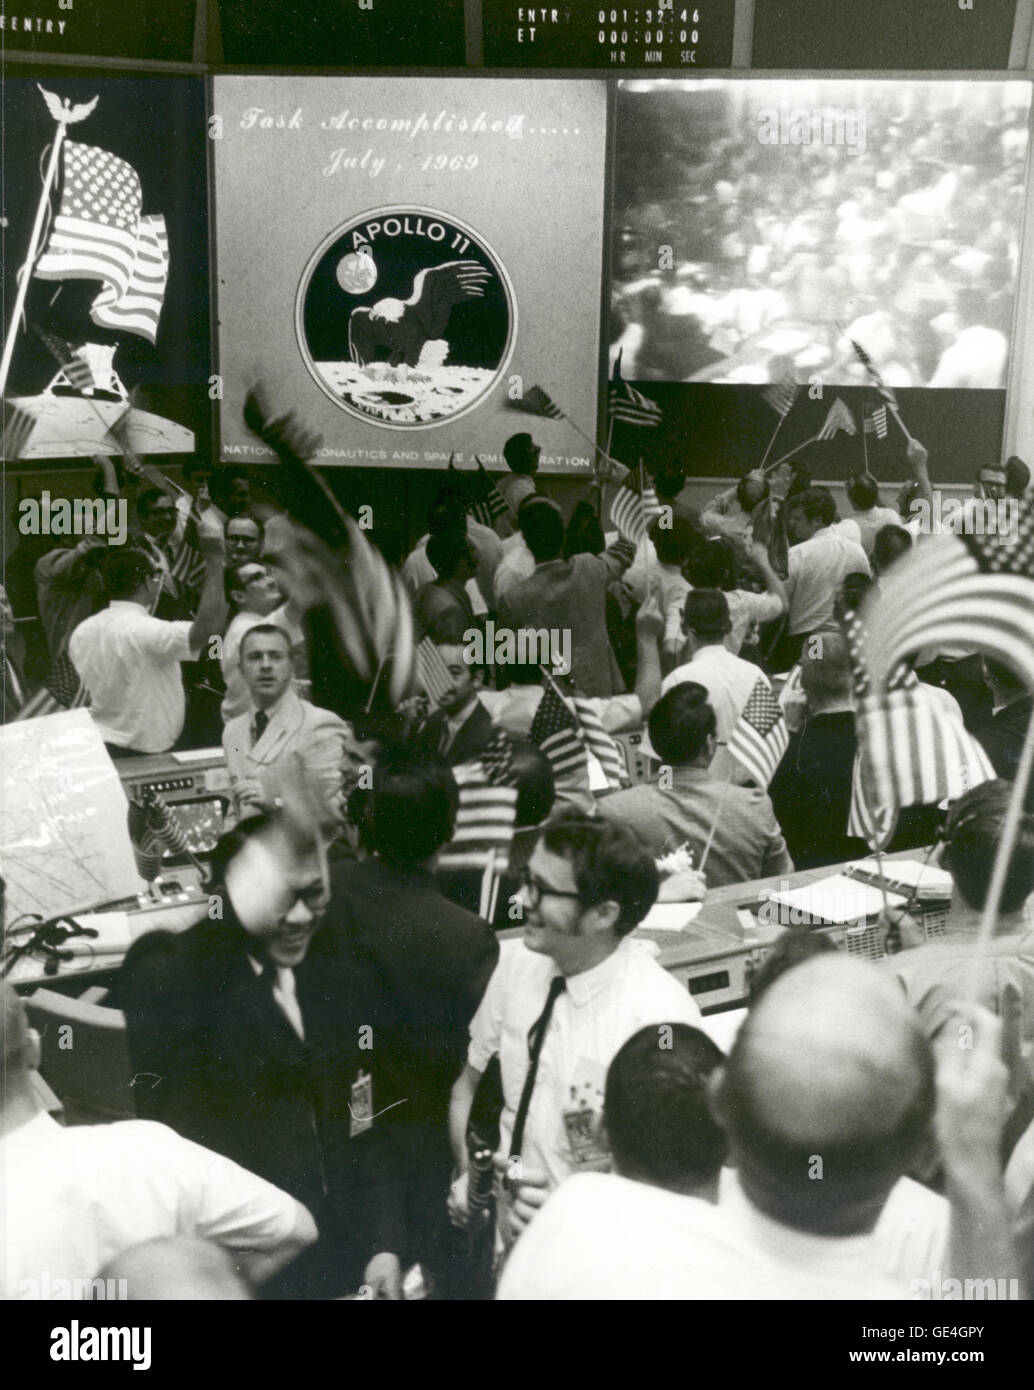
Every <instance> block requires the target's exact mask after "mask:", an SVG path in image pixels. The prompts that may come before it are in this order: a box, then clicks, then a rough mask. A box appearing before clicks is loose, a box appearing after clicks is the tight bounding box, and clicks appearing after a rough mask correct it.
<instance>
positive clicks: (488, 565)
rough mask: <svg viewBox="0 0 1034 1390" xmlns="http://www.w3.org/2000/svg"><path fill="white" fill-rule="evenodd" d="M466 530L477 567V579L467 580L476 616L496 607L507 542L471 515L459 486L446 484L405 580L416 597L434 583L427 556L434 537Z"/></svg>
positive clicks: (404, 568) (407, 566)
mask: <svg viewBox="0 0 1034 1390" xmlns="http://www.w3.org/2000/svg"><path fill="white" fill-rule="evenodd" d="M464 530H465V531H466V534H467V540H468V541H469V542H470V547H471V549H472V551H473V552H474V558H475V561H476V564H477V575H476V578H474V579H470V580H468V581H467V596H468V598H469V599H470V601H471V604H472V606H473V609H474V613H475V614H476V615H480V614H482V613H486V612H488V610H489V609H490V608H493V607H494V606H495V600H496V596H495V572H496V570H497V568H498V567H499V561H500V560H501V559H502V557H503V542H502V541H501V539H500V538H499V536H497V535H496V533H495V531H493V530H492V528H491V526H483V525H482V524H481V522H480V521H476V520H475V519H474V517H472V516H470V515H469V514H468V513H467V499H466V496H465V494H464V492H463V491H462V490H461V489H458V488H457V487H456V486H455V485H452V484H449V483H443V484H442V487H441V488H440V490H439V492H438V495H437V497H436V498H435V500H434V502H433V504H432V506H431V510H430V512H429V514H428V531H427V535H426V536H421V537H420V539H419V540H418V541H417V543H416V545H415V546H414V547H413V549H412V550H411V551H410V553H409V554H408V555H407V556H406V559H405V561H404V563H403V565H402V577H403V579H404V580H405V581H406V583H407V585H408V586H409V589H410V592H412V593H414V594H415V593H416V592H417V590H418V589H420V588H421V586H422V585H424V584H430V583H432V582H433V580H434V579H435V569H434V566H433V565H432V564H431V561H430V559H429V558H428V555H427V545H428V542H429V540H430V539H431V536H433V535H435V534H437V533H438V532H441V531H460V532H463V531H464Z"/></svg>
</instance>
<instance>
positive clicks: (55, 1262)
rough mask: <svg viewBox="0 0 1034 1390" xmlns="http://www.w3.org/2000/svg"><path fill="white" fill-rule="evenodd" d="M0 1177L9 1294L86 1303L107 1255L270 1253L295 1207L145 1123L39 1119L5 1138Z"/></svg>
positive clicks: (258, 1181) (269, 1187) (219, 1159)
mask: <svg viewBox="0 0 1034 1390" xmlns="http://www.w3.org/2000/svg"><path fill="white" fill-rule="evenodd" d="M0 1171H2V1172H3V1175H4V1202H5V1234H4V1242H3V1250H2V1254H0V1258H2V1260H3V1265H2V1268H3V1289H2V1297H4V1298H30V1299H33V1298H34V1299H48V1298H49V1299H63V1298H82V1297H84V1294H83V1292H82V1291H81V1289H82V1283H83V1281H85V1280H92V1279H94V1278H95V1277H96V1275H97V1274H98V1272H99V1271H100V1270H101V1269H103V1267H104V1265H105V1264H107V1262H108V1261H109V1260H111V1259H114V1258H115V1256H117V1255H120V1254H121V1253H122V1252H123V1251H124V1250H128V1249H129V1248H130V1247H131V1246H134V1245H138V1244H140V1243H141V1242H142V1241H145V1240H156V1239H158V1238H160V1237H167V1236H194V1235H196V1236H201V1237H203V1238H204V1239H206V1240H212V1241H215V1242H217V1243H218V1244H219V1245H223V1246H226V1247H228V1248H229V1249H232V1250H269V1249H272V1248H274V1247H276V1246H277V1245H279V1244H281V1243H282V1242H283V1241H284V1240H286V1239H287V1237H288V1236H289V1235H290V1234H291V1232H292V1230H293V1229H294V1224H295V1220H296V1216H297V1210H298V1208H297V1204H296V1203H295V1201H294V1199H293V1198H292V1197H290V1196H288V1194H287V1193H286V1192H282V1191H281V1190H280V1188H278V1187H274V1186H273V1184H272V1183H268V1182H266V1181H265V1180H264V1179H263V1178H259V1177H256V1176H255V1174H254V1173H249V1172H248V1171H247V1170H246V1169H244V1168H241V1167H240V1166H239V1165H238V1164H236V1163H233V1162H231V1160H230V1159H228V1158H224V1157H223V1156H222V1155H221V1154H216V1153H212V1152H211V1151H210V1150H209V1149H205V1148H202V1147H201V1145H200V1144H194V1143H192V1142H191V1141H190V1140H189V1139H184V1138H183V1137H182V1136H181V1135H179V1134H177V1133H176V1132H175V1131H174V1130H171V1129H169V1128H168V1127H167V1126H166V1125H161V1124H155V1123H153V1122H152V1121H150V1120H125V1121H122V1122H121V1123H118V1124H110V1125H76V1126H71V1127H69V1128H63V1127H62V1126H61V1125H59V1124H57V1123H56V1122H55V1121H54V1120H52V1119H51V1118H50V1116H49V1115H46V1114H43V1113H42V1112H41V1113H40V1114H39V1115H37V1116H36V1117H35V1118H34V1119H32V1120H30V1121H29V1122H28V1124H24V1125H21V1126H20V1127H19V1128H17V1129H15V1130H12V1131H11V1132H10V1133H8V1134H6V1135H4V1136H3V1138H2V1139H0ZM76 1281H78V1283H79V1289H80V1291H79V1292H78V1293H77V1292H76ZM90 1296H91V1295H90V1293H87V1294H85V1297H90Z"/></svg>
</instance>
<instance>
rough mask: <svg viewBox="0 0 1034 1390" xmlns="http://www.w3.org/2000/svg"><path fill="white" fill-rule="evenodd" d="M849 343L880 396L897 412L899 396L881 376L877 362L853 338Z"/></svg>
mask: <svg viewBox="0 0 1034 1390" xmlns="http://www.w3.org/2000/svg"><path fill="white" fill-rule="evenodd" d="M847 341H848V342H849V343H850V344H851V346H852V348H853V349H854V355H855V356H856V357H857V358H858V360H859V362H861V364H862V366H863V367H864V368H865V370H866V371H867V372H868V374H869V380H870V381H871V382H872V384H873V385H874V386H875V387H876V390H877V391H878V392H879V393H880V395H881V396H882V397H883V399H884V400H885V401H886V402H887V404H888V405H889V406H890V407H891V409H893V410H897V408H898V398H897V396H895V394H894V392H893V391H892V390H891V389H890V387H889V386H888V385H887V383H886V382H885V381H884V380H883V377H882V376H880V374H879V372H878V371H877V370H876V364H875V362H874V361H873V360H872V358H871V357H870V356H869V354H868V353H867V352H866V351H865V349H864V348H863V347H862V346H861V344H860V343H856V342H855V340H854V339H853V338H848V340H847Z"/></svg>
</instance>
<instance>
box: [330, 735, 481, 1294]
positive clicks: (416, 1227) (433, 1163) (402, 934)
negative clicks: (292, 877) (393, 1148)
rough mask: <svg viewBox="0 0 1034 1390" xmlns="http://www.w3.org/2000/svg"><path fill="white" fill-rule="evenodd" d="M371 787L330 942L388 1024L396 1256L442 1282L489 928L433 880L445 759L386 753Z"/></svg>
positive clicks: (451, 794)
mask: <svg viewBox="0 0 1034 1390" xmlns="http://www.w3.org/2000/svg"><path fill="white" fill-rule="evenodd" d="M370 782H371V785H370V787H369V789H365V788H363V787H360V788H359V789H357V791H355V792H354V793H353V794H352V797H351V798H350V800H349V810H350V813H351V814H352V815H353V818H354V819H355V820H356V821H357V823H358V828H359V835H360V840H361V842H362V844H363V846H364V848H365V849H366V851H367V853H368V855H369V857H368V858H367V859H365V860H363V861H362V862H360V863H358V864H345V863H340V862H339V863H336V864H335V865H334V866H333V869H332V874H331V922H332V925H331V928H330V941H331V944H332V946H333V950H334V952H335V953H336V954H337V955H339V956H341V957H342V958H344V959H350V960H354V961H356V962H357V963H358V964H359V965H360V966H362V967H363V968H364V969H365V970H367V971H368V972H369V973H370V977H371V980H372V981H373V986H372V988H373V993H372V995H371V1003H370V1007H371V1009H376V1012H377V1015H378V1017H383V1018H386V1019H387V1022H386V1023H385V1024H384V1025H383V1026H382V1028H381V1032H380V1034H379V1036H378V1038H377V1039H376V1042H375V1047H376V1053H377V1057H378V1059H379V1061H380V1063H381V1065H382V1067H384V1068H386V1070H387V1073H388V1075H389V1077H390V1078H391V1084H392V1087H393V1088H394V1090H395V1094H396V1095H397V1096H398V1097H400V1098H404V1102H405V1103H404V1104H400V1105H399V1106H398V1107H397V1108H396V1109H395V1110H393V1111H392V1112H391V1115H390V1117H386V1120H387V1123H388V1125H389V1126H390V1130H391V1132H392V1134H393V1135H395V1136H396V1138H397V1140H398V1144H399V1146H400V1151H401V1152H402V1153H403V1154H404V1155H406V1170H407V1172H408V1179H407V1182H408V1193H407V1206H406V1227H407V1232H408V1234H407V1237H406V1245H405V1253H406V1255H407V1257H408V1258H410V1259H419V1260H421V1261H422V1262H426V1263H427V1264H428V1265H429V1266H430V1267H431V1268H432V1269H433V1270H434V1271H435V1274H436V1276H438V1277H440V1278H443V1279H444V1280H445V1281H446V1283H448V1282H449V1280H450V1279H451V1278H452V1277H453V1273H451V1271H452V1270H453V1263H452V1252H451V1251H450V1249H449V1232H448V1228H447V1224H446V1222H445V1207H444V1204H445V1198H446V1194H447V1192H448V1187H449V1176H450V1171H451V1159H450V1156H449V1145H448V1138H447V1130H446V1119H447V1114H448V1104H449V1089H450V1086H451V1084H452V1082H453V1080H454V1079H455V1076H456V1073H457V1072H458V1071H459V1069H460V1067H461V1066H462V1063H463V1055H464V1050H465V1044H466V1036H467V1028H468V1026H469V1024H470V1020H471V1018H472V1017H473V1015H474V1011H475V1010H476V1008H477V1007H478V1003H479V1002H480V1000H481V997H482V994H483V993H484V990H485V986H486V984H487V983H488V980H489V978H490V976H491V974H492V971H493V969H494V967H495V963H496V960H497V958H498V950H499V948H498V945H497V943H496V940H495V937H494V936H493V934H492V931H491V929H490V927H489V926H488V924H487V923H486V922H484V921H482V920H481V919H480V918H478V917H476V916H475V915H474V914H473V913H470V912H466V911H464V909H463V908H461V907H457V906H456V905H455V904H454V903H451V902H450V901H449V900H448V899H447V898H445V897H444V896H443V895H442V893H441V891H440V889H439V887H438V884H437V883H436V882H435V879H434V876H433V874H432V868H433V863H434V857H435V855H436V854H437V852H438V851H439V850H440V849H441V848H442V846H443V845H445V844H446V843H447V842H448V841H449V840H450V839H451V838H452V833H453V824H454V818H455V813H456V805H457V800H458V793H457V788H456V782H455V779H454V778H453V775H452V772H451V771H450V769H449V768H448V767H447V766H446V764H445V763H444V761H442V760H441V759H440V758H435V757H432V756H430V755H424V756H420V755H418V754H413V753H410V752H407V751H394V752H384V753H382V755H381V756H380V757H379V758H378V759H377V762H376V763H375V765H374V768H373V773H372V777H371V779H370Z"/></svg>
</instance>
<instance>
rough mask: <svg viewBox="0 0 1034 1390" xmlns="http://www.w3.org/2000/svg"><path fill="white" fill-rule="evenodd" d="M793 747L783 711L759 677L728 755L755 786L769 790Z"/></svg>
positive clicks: (765, 682) (764, 681)
mask: <svg viewBox="0 0 1034 1390" xmlns="http://www.w3.org/2000/svg"><path fill="white" fill-rule="evenodd" d="M789 745H790V731H789V729H788V728H787V724H786V719H785V717H784V715H783V709H782V706H781V705H780V703H779V701H778V700H777V699H776V697H775V695H774V694H773V693H772V687H771V686H770V685H769V683H768V681H767V680H766V679H765V678H764V676H759V677H758V679H757V681H756V682H755V684H754V689H753V690H752V691H751V693H750V698H749V699H748V700H747V703H746V704H745V705H744V707H743V712H742V713H741V715H740V717H739V719H738V720H737V721H736V727H735V728H734V729H733V731H732V736H731V737H730V739H729V746H728V751H729V753H730V754H731V755H732V757H734V758H735V759H736V760H737V761H738V762H739V763H740V764H741V766H742V767H744V768H745V769H746V771H747V773H748V775H749V776H750V778H751V780H752V781H753V782H754V783H755V785H756V786H758V787H761V788H762V789H764V788H766V787H767V786H768V784H769V782H771V780H772V778H773V776H774V775H775V770H776V768H777V767H778V766H779V764H780V763H781V762H782V760H783V754H784V753H785V752H786V750H787V748H788V747H789Z"/></svg>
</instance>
